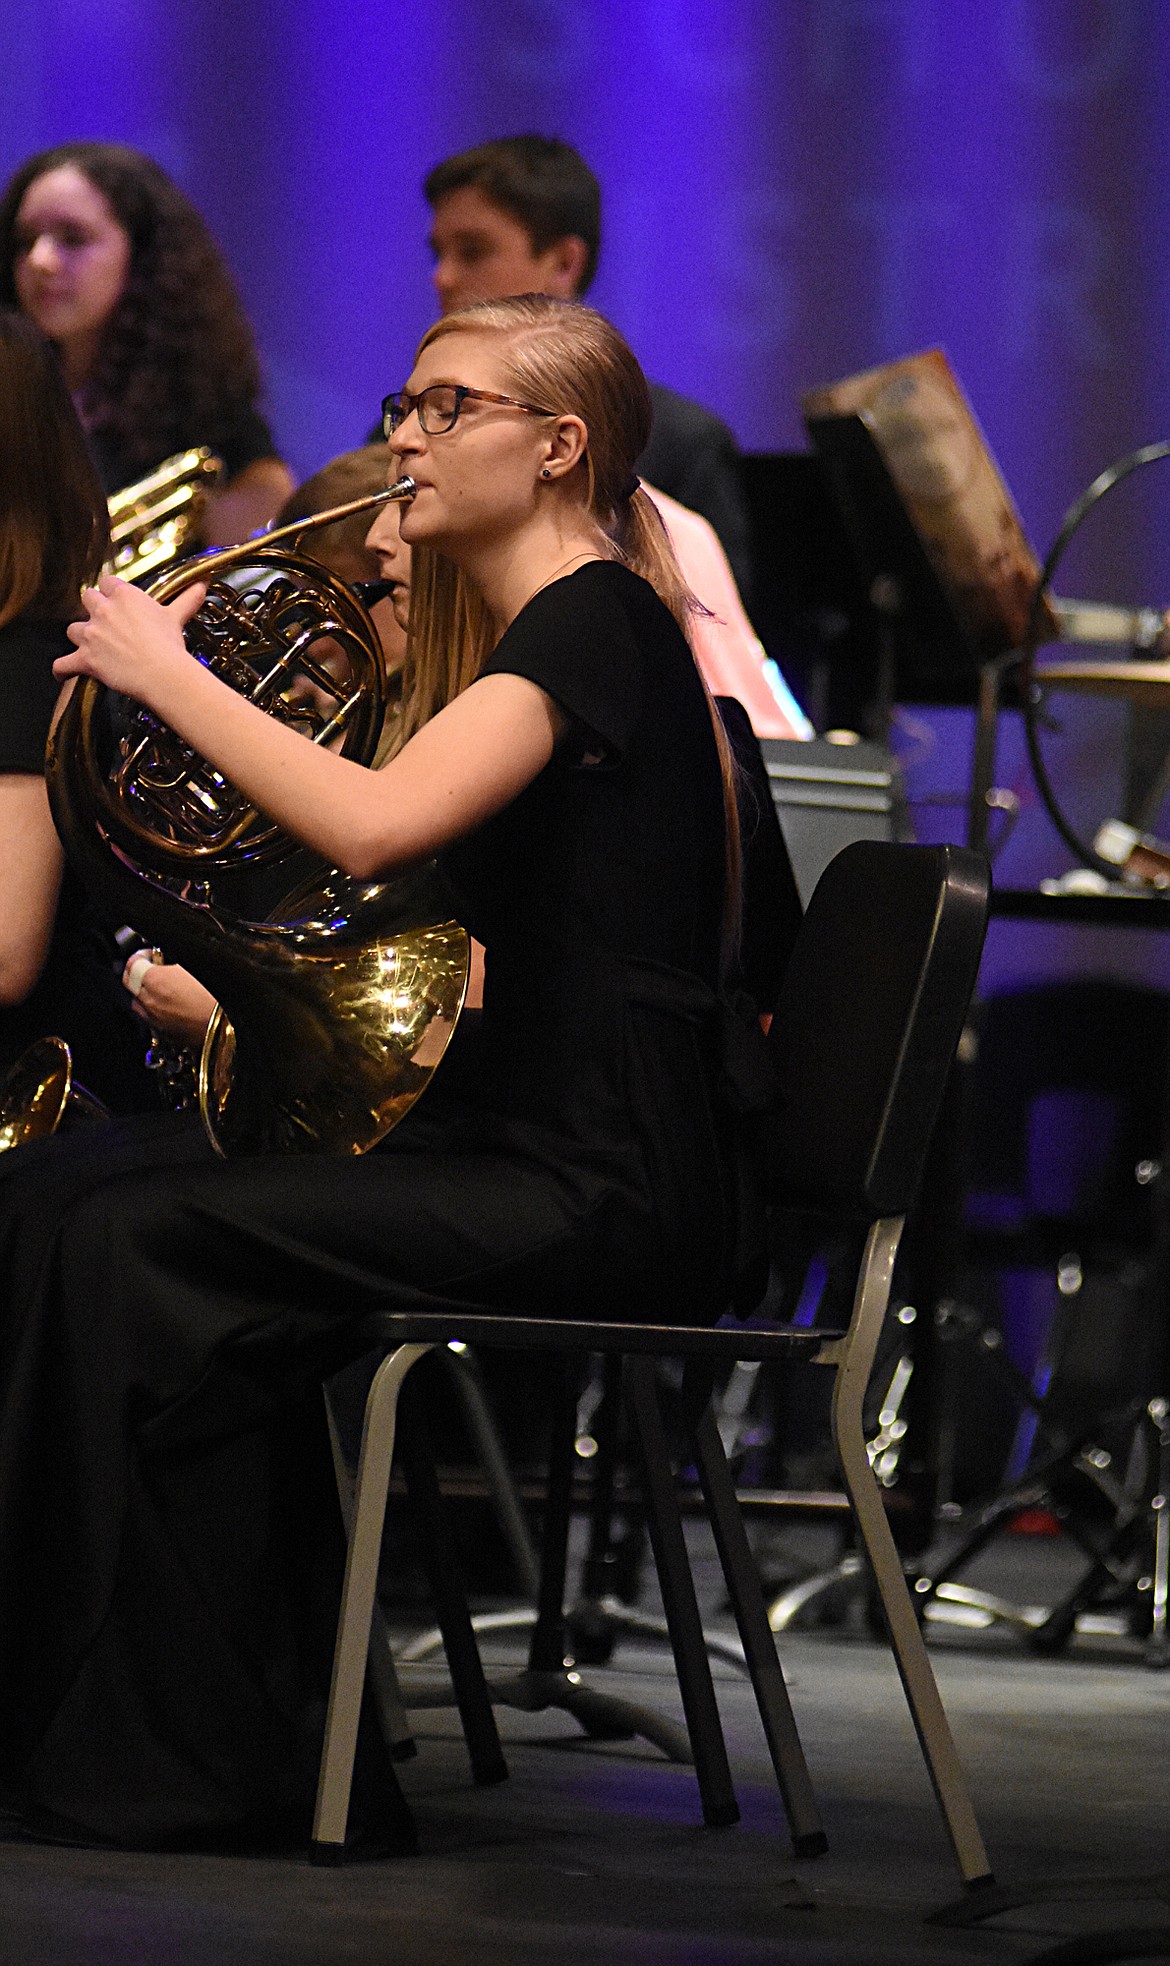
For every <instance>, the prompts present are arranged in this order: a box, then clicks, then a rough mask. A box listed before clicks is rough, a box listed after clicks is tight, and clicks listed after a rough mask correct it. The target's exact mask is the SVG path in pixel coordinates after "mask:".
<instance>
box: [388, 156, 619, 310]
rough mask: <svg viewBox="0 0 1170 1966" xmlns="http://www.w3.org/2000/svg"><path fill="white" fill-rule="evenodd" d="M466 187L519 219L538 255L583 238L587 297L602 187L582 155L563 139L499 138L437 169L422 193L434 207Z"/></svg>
mask: <svg viewBox="0 0 1170 1966" xmlns="http://www.w3.org/2000/svg"><path fill="white" fill-rule="evenodd" d="M467 185H474V186H475V187H476V189H477V190H480V191H482V192H483V194H484V197H485V198H490V199H491V201H492V203H493V205H499V206H500V208H501V210H502V211H505V212H508V213H509V214H510V215H511V217H512V218H514V219H518V220H519V222H520V224H521V225H522V226H523V227H524V229H525V231H526V232H527V234H528V236H529V238H530V239H531V241H532V249H533V251H534V252H537V253H543V252H546V251H547V250H548V248H549V247H550V246H552V245H555V244H556V241H557V240H558V239H567V238H570V237H573V238H577V239H583V240H584V241H585V245H586V248H587V250H588V255H589V257H588V259H587V260H586V262H585V272H584V274H583V276H582V279H581V285H580V289H579V291H580V292H581V293H585V292H586V290H587V289H588V287H589V285H590V283H591V281H592V279H593V276H594V274H595V273H596V271H597V255H598V253H599V252H600V250H601V187H600V185H599V184H598V182H597V179H596V178H595V177H594V175H593V172H592V171H591V170H590V168H589V166H588V164H587V163H586V162H585V159H584V158H583V157H582V156H581V154H580V152H579V151H576V150H574V149H573V147H572V145H571V144H567V143H562V142H561V140H560V138H559V137H497V138H495V139H494V141H493V142H491V143H480V144H477V145H476V146H475V149H474V150H462V151H460V153H459V155H458V156H457V157H448V158H447V159H446V160H445V162H443V163H442V164H436V165H435V168H434V170H433V171H428V173H427V176H426V178H425V179H424V180H423V191H424V192H425V193H426V197H427V202H428V204H430V205H431V207H432V208H433V207H434V206H436V205H437V204H438V202H439V200H440V198H446V197H447V196H448V194H449V193H450V192H452V191H462V190H463V189H464V188H465V187H466V186H467Z"/></svg>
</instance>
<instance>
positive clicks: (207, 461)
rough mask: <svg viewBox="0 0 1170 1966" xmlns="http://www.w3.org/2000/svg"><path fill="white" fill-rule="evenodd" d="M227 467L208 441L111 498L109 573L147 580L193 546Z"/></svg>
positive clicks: (109, 508) (122, 578) (167, 461)
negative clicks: (208, 505)
mask: <svg viewBox="0 0 1170 1966" xmlns="http://www.w3.org/2000/svg"><path fill="white" fill-rule="evenodd" d="M222 476H223V465H222V464H221V462H220V460H219V458H218V457H216V456H214V454H213V453H212V452H211V451H209V450H208V449H207V446H206V445H200V446H199V447H198V448H196V449H193V450H189V451H178V452H176V454H175V456H174V457H168V458H166V459H165V460H164V462H163V463H162V464H160V465H159V467H158V469H157V471H152V472H151V473H150V475H149V477H146V478H140V479H139V480H138V481H137V483H136V484H133V485H127V486H126V488H125V490H123V491H120V492H115V493H114V495H113V497H112V498H111V499H109V501H108V510H109V514H110V557H109V559H108V560H107V561H106V572H107V573H116V574H117V575H118V577H119V578H120V579H121V580H144V579H145V578H146V575H147V574H148V573H158V572H159V570H160V569H161V568H162V567H166V566H170V564H171V563H172V561H174V560H180V559H182V557H183V555H184V554H185V553H189V552H190V551H191V550H192V548H193V547H194V545H195V543H196V539H197V535H198V528H199V525H200V522H201V521H202V518H203V512H204V508H205V506H206V504H207V494H208V492H209V491H212V490H213V489H214V487H215V486H216V485H217V484H218V483H219V480H220V479H221V477H222Z"/></svg>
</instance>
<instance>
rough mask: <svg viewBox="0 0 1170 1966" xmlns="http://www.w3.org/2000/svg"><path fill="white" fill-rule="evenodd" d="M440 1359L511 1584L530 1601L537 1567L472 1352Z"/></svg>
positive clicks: (454, 1349) (450, 1348)
mask: <svg viewBox="0 0 1170 1966" xmlns="http://www.w3.org/2000/svg"><path fill="white" fill-rule="evenodd" d="M440 1356H441V1357H442V1358H443V1360H444V1362H445V1363H446V1365H447V1366H448V1367H449V1369H450V1372H451V1377H452V1382H453V1384H454V1387H455V1391H456V1393H457V1395H458V1397H459V1402H460V1404H461V1406H462V1408H463V1417H464V1419H465V1420H466V1421H467V1426H468V1431H469V1432H470V1434H471V1438H472V1441H473V1442H474V1445H475V1452H476V1455H477V1456H478V1459H479V1464H480V1467H481V1468H482V1469H483V1471H484V1474H485V1475H486V1477H487V1484H488V1489H489V1492H490V1494H491V1501H492V1507H493V1509H494V1510H495V1515H496V1521H497V1522H498V1523H499V1525H500V1532H501V1534H502V1536H503V1538H504V1541H505V1543H506V1544H507V1546H508V1555H509V1556H510V1557H511V1559H512V1568H513V1570H514V1571H515V1573H516V1582H517V1583H518V1584H519V1586H520V1589H521V1591H522V1592H523V1594H524V1596H525V1597H527V1598H531V1599H533V1600H534V1601H535V1598H536V1594H537V1591H538V1589H539V1587H540V1566H539V1564H538V1562H537V1558H536V1551H535V1550H534V1549H533V1547H532V1537H531V1534H530V1533H529V1529H528V1524H527V1522H526V1520H525V1517H524V1509H523V1506H522V1504H521V1501H520V1496H519V1493H518V1491H517V1488H516V1483H515V1481H514V1480H513V1478H512V1470H511V1468H510V1467H509V1466H508V1460H507V1456H506V1455H505V1453H504V1449H503V1445H502V1443H501V1441H500V1435H499V1431H498V1429H497V1427H496V1422H495V1417H494V1415H493V1413H492V1410H491V1406H490V1405H489V1403H488V1397H487V1394H486V1392H485V1391H484V1384H483V1375H482V1373H481V1372H480V1369H479V1364H478V1362H477V1360H476V1357H475V1354H474V1352H470V1351H468V1349H467V1347H466V1346H465V1345H452V1344H448V1345H444V1346H443V1348H442V1351H441V1354H440Z"/></svg>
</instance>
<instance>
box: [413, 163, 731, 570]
mask: <svg viewBox="0 0 1170 1966" xmlns="http://www.w3.org/2000/svg"><path fill="white" fill-rule="evenodd" d="M423 190H424V191H425V193H426V198H427V202H428V204H429V205H430V207H431V211H432V214H433V217H432V222H431V239H430V243H431V251H432V253H433V254H434V261H435V271H434V281H435V291H436V293H437V294H438V297H439V306H440V308H441V309H442V311H443V313H444V314H449V313H451V312H452V310H453V309H455V308H457V307H465V306H466V305H467V303H468V302H469V301H473V300H493V299H498V298H501V297H502V296H503V295H505V294H519V293H547V294H555V295H556V296H558V298H560V299H563V300H580V299H581V297H582V295H583V294H586V293H588V291H589V288H590V286H591V285H592V282H593V279H594V276H595V274H596V272H597V262H598V256H599V252H600V248H601V187H600V186H599V184H598V182H597V179H596V177H595V176H594V174H593V172H592V171H591V170H590V168H589V166H588V164H587V163H586V162H585V159H584V158H583V157H582V156H581V155H580V152H579V151H576V150H574V149H573V148H572V146H571V145H570V144H567V143H563V142H561V141H560V139H559V138H556V137H540V136H516V137H500V138H497V139H495V140H494V141H492V142H490V143H481V144H477V145H476V146H475V148H474V149H471V150H464V151H461V152H460V153H459V154H458V156H455V157H448V158H446V159H444V161H443V162H442V163H441V164H436V165H435V167H434V169H433V170H431V171H429V172H428V173H427V176H426V178H425V180H424V183H423ZM650 394H651V397H652V399H653V404H654V423H653V428H652V431H651V436H650V441H649V443H648V444H647V446H646V448H645V449H644V450H643V452H642V455H641V457H640V458H639V459H638V463H637V470H638V474H639V476H640V477H642V478H645V479H646V480H648V482H649V483H650V484H652V485H656V486H658V488H659V489H660V490H662V491H664V492H666V493H667V494H668V496H669V497H671V498H675V499H677V500H678V501H679V503H680V504H681V505H686V506H688V507H689V508H690V509H691V511H693V512H701V513H702V515H703V517H704V518H705V519H707V520H708V521H709V522H710V524H711V525H712V526H714V528H715V531H716V532H717V533H718V535H719V539H720V541H721V543H722V546H723V550H724V552H725V553H726V554H727V557H728V560H729V561H730V563H731V569H732V572H733V573H734V575H735V578H736V582H737V585H738V586H739V588H740V591H741V592H742V593H745V594H746V593H748V592H749V590H750V557H749V549H748V521H747V510H746V507H745V504H744V497H743V489H742V486H741V484H740V480H739V453H738V449H737V447H736V442H735V438H734V437H733V436H732V434H731V431H730V430H729V429H728V428H727V425H726V424H725V423H723V422H721V421H720V419H719V418H718V417H717V416H714V415H712V413H711V411H710V410H707V409H704V408H703V407H702V405H701V404H699V403H695V402H692V401H691V400H690V399H689V398H688V397H686V396H680V395H679V394H677V392H676V391H675V390H673V389H666V388H664V387H663V386H662V384H661V383H654V382H652V383H651V385H650Z"/></svg>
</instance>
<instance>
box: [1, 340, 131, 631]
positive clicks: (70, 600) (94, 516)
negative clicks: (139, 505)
mask: <svg viewBox="0 0 1170 1966" xmlns="http://www.w3.org/2000/svg"><path fill="white" fill-rule="evenodd" d="M109 540H110V529H109V520H108V518H107V515H106V501H105V496H104V494H103V492H102V488H101V485H100V483H99V481H98V475H97V472H96V471H95V469H94V466H93V460H92V458H91V456H90V453H89V446H88V444H87V443H86V441H85V432H84V431H83V430H82V428H81V424H80V423H79V421H78V418H77V412H76V410H75V409H74V407H73V399H72V397H71V396H70V394H69V391H68V389H67V388H66V386H65V378H64V376H63V375H62V373H61V365H60V363H59V361H58V359H57V353H56V350H55V349H54V347H53V346H52V343H51V342H48V341H46V339H45V337H44V335H43V334H42V333H41V332H40V329H39V328H37V327H36V326H35V325H34V323H33V322H32V321H29V320H27V319H26V318H25V316H24V315H23V314H20V313H17V312H16V311H15V310H14V309H10V308H7V307H5V308H0V627H3V626H4V625H5V624H6V623H7V622H9V621H13V620H15V618H16V616H17V615H20V614H28V615H33V616H37V617H39V618H41V619H46V620H57V621H72V620H73V619H74V618H75V617H76V615H77V614H78V612H79V606H78V596H79V594H80V590H81V588H82V586H83V585H84V584H86V583H89V582H93V581H95V580H96V579H97V577H98V574H99V573H100V572H101V567H102V561H103V560H104V559H105V557H106V553H107V551H108V549H109Z"/></svg>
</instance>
